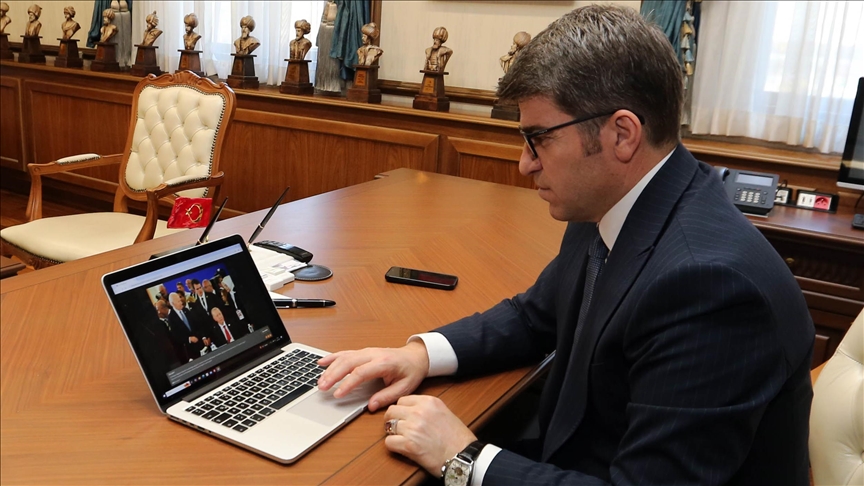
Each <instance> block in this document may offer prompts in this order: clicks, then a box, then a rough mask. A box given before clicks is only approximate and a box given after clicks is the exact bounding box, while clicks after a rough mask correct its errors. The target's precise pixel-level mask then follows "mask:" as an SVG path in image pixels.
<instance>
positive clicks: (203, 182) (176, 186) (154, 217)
mask: <svg viewBox="0 0 864 486" xmlns="http://www.w3.org/2000/svg"><path fill="white" fill-rule="evenodd" d="M224 177H225V174H224V173H223V172H217V173H216V174H213V175H212V176H210V177H200V176H181V177H176V178H174V179H171V180H168V181H165V182H163V183H162V184H159V185H158V186H156V187H153V188H150V189H147V216H146V218H145V219H144V226H143V227H142V228H141V231H140V232H139V233H138V236H137V237H136V238H135V243H140V242H142V241H147V240H151V239H153V235H154V234H156V222H157V221H158V220H159V200H160V199H162V198H163V197H165V196H167V195H169V194H174V193H177V192H180V191H186V190H188V189H198V188H201V187H216V188H217V192H216V193H215V194H214V196H215V195H216V194H218V187H219V186H221V185H222V181H223V180H224Z"/></svg>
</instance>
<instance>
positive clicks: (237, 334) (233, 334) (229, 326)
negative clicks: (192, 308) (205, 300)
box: [210, 307, 249, 348]
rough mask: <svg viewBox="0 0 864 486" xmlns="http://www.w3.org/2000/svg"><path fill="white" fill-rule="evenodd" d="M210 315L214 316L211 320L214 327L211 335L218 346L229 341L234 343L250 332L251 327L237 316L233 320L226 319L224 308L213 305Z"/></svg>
mask: <svg viewBox="0 0 864 486" xmlns="http://www.w3.org/2000/svg"><path fill="white" fill-rule="evenodd" d="M210 315H211V316H212V320H211V321H210V322H211V326H212V328H213V330H212V331H211V333H210V335H211V336H212V339H213V344H215V345H216V347H217V348H218V347H220V346H224V345H226V344H228V343H233V342H234V341H236V340H238V339H240V338H241V337H243V336H245V335H247V334H249V329H247V328H246V326H244V325H242V324H240V323H239V322H238V321H237V319H236V317H235V318H234V319H231V320H226V319H225V313H223V312H222V309H221V308H219V307H213V308H212V309H210ZM229 316H230V314H229Z"/></svg>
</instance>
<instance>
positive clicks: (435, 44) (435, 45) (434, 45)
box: [432, 37, 441, 49]
mask: <svg viewBox="0 0 864 486" xmlns="http://www.w3.org/2000/svg"><path fill="white" fill-rule="evenodd" d="M439 47H441V39H439V38H437V37H433V38H432V49H438V48H439Z"/></svg>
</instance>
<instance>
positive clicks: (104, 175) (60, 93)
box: [24, 81, 132, 189]
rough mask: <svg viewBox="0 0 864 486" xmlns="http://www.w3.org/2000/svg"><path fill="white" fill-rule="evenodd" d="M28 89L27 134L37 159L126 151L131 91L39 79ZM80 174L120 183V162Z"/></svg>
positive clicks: (47, 159)
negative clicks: (28, 121)
mask: <svg viewBox="0 0 864 486" xmlns="http://www.w3.org/2000/svg"><path fill="white" fill-rule="evenodd" d="M24 91H25V98H24V99H25V102H26V103H27V104H26V105H25V106H26V109H25V111H26V112H29V114H30V119H31V122H30V125H29V129H28V130H27V132H28V138H30V143H32V146H33V158H32V160H33V161H38V162H40V163H45V162H50V161H52V160H56V159H58V158H61V157H68V156H70V155H77V154H83V153H97V154H101V155H111V154H117V153H121V152H123V149H124V147H125V144H126V137H127V135H128V133H129V119H130V116H131V110H132V95H131V94H129V93H118V92H113V91H104V90H100V89H91V88H82V87H78V86H68V85H61V84H55V83H45V82H41V81H26V82H25V84H24ZM76 173H78V174H81V175H84V176H88V177H90V178H93V179H97V180H102V181H107V182H109V183H115V184H116V182H117V179H118V174H119V166H108V167H95V168H91V169H82V170H80V171H76ZM85 184H86V183H85ZM97 186H99V184H98V183H97ZM109 187H110V186H102V188H103V189H108V188H109ZM115 187H116V186H115Z"/></svg>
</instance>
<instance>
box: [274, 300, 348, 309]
mask: <svg viewBox="0 0 864 486" xmlns="http://www.w3.org/2000/svg"><path fill="white" fill-rule="evenodd" d="M273 303H274V304H276V307H281V308H289V309H295V308H297V307H330V306H333V305H336V301H333V300H325V299H273Z"/></svg>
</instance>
